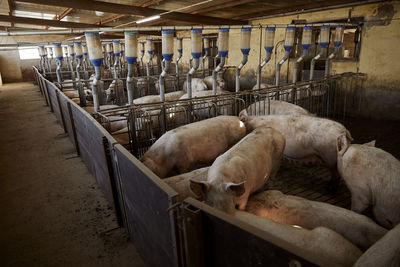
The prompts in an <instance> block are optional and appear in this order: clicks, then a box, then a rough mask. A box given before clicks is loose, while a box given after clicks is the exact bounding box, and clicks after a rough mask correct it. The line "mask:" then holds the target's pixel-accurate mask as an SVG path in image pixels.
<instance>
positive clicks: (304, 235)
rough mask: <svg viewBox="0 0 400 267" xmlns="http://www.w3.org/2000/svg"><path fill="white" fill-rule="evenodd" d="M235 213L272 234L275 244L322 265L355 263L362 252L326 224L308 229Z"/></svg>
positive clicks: (237, 216)
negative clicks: (326, 226) (325, 225)
mask: <svg viewBox="0 0 400 267" xmlns="http://www.w3.org/2000/svg"><path fill="white" fill-rule="evenodd" d="M233 216H234V217H235V218H237V219H238V220H240V221H242V222H243V223H245V224H247V225H251V226H253V227H254V228H256V229H257V230H258V231H262V232H264V233H265V234H268V239H269V240H270V241H271V242H274V243H275V242H279V244H280V246H281V247H282V248H283V249H285V250H288V251H291V252H292V253H295V254H297V255H300V256H301V257H303V258H304V259H306V260H308V261H310V262H313V263H314V264H317V265H319V266H353V264H354V263H355V262H356V261H357V259H358V258H360V256H361V255H362V252H361V250H360V249H359V248H357V247H356V246H355V245H353V244H352V243H351V242H349V241H348V240H346V239H345V238H344V237H343V236H341V235H340V234H338V233H336V232H334V231H332V230H330V229H328V228H325V227H317V228H315V229H313V230H308V229H304V228H301V227H299V226H297V225H294V226H290V225H285V224H280V223H276V222H273V221H271V220H268V219H265V218H262V217H259V216H256V215H254V214H250V213H247V212H244V211H240V210H237V211H235V213H234V214H233ZM238 242H241V240H238ZM266 253H267V252H266ZM311 255H312V256H311ZM289 266H291V265H290V264H289ZM293 266H295V265H293ZM296 266H298V265H296Z"/></svg>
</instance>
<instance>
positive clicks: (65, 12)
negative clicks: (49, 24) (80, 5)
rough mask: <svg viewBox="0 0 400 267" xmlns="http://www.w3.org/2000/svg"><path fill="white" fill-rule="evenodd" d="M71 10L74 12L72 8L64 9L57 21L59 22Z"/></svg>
mask: <svg viewBox="0 0 400 267" xmlns="http://www.w3.org/2000/svg"><path fill="white" fill-rule="evenodd" d="M72 10H74V9H73V8H71V7H69V8H67V9H65V10H64V11H63V12H62V13H61V14H60V15H58V16H57V20H58V21H60V20H62V19H63V18H65V17H66V16H68V15H69V14H70V13H71V12H72Z"/></svg>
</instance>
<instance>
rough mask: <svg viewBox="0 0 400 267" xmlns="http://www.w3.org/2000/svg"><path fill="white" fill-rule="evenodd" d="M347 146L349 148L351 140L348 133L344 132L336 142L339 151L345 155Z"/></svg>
mask: <svg viewBox="0 0 400 267" xmlns="http://www.w3.org/2000/svg"><path fill="white" fill-rule="evenodd" d="M347 148H349V142H348V140H347V137H346V135H345V134H342V135H340V136H339V137H338V138H337V142H336V149H337V153H338V154H339V155H341V156H343V154H344V152H346V151H347Z"/></svg>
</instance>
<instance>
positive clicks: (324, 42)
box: [310, 25, 331, 80]
mask: <svg viewBox="0 0 400 267" xmlns="http://www.w3.org/2000/svg"><path fill="white" fill-rule="evenodd" d="M330 31H331V28H330V26H329V25H323V26H322V27H321V32H320V35H319V38H320V43H319V45H320V46H321V51H320V52H319V54H318V55H316V56H315V57H314V58H313V59H312V60H311V66H310V80H313V79H314V69H315V63H316V61H317V60H318V59H320V58H321V57H323V56H324V54H325V50H326V48H327V47H328V44H329V35H330Z"/></svg>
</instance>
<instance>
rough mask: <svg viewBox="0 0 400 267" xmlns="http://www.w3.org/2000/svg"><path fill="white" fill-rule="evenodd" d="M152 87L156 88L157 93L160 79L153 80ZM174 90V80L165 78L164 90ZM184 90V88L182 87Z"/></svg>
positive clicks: (167, 91)
mask: <svg viewBox="0 0 400 267" xmlns="http://www.w3.org/2000/svg"><path fill="white" fill-rule="evenodd" d="M154 87H155V88H156V91H157V93H160V80H158V79H156V80H155V81H154ZM173 91H176V80H171V79H165V80H164V92H165V93H170V92H173ZM184 91H186V88H185V89H184Z"/></svg>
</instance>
